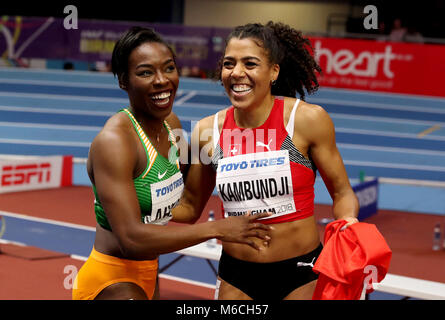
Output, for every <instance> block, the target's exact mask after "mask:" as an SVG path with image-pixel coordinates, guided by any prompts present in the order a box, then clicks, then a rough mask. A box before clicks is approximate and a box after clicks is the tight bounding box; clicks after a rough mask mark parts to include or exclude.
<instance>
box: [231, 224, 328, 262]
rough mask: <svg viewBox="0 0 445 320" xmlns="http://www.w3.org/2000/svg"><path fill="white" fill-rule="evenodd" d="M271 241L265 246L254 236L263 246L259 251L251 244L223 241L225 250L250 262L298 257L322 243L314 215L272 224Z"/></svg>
mask: <svg viewBox="0 0 445 320" xmlns="http://www.w3.org/2000/svg"><path fill="white" fill-rule="evenodd" d="M271 226H273V228H274V230H272V232H271V238H272V239H271V241H270V243H269V246H268V247H264V244H262V243H261V240H259V239H254V238H252V240H253V241H255V242H257V243H259V244H260V246H261V247H262V248H263V250H261V251H257V250H255V249H253V248H252V247H250V246H246V245H244V244H237V243H227V242H225V243H223V248H224V251H225V252H226V253H227V254H229V255H231V256H232V257H234V258H237V259H240V260H244V261H250V262H275V261H281V260H286V259H289V258H293V257H298V256H301V255H304V254H306V253H308V252H311V251H312V250H314V249H315V248H317V247H318V245H319V244H320V236H319V233H318V228H317V224H316V221H315V218H314V216H311V217H308V218H305V219H301V220H296V221H292V222H284V223H278V224H272V225H271Z"/></svg>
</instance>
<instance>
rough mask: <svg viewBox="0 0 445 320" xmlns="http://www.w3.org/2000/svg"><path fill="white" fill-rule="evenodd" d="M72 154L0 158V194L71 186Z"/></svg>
mask: <svg viewBox="0 0 445 320" xmlns="http://www.w3.org/2000/svg"><path fill="white" fill-rule="evenodd" d="M72 178H73V157H72V156H47V157H36V159H14V160H10V159H6V160H3V159H0V194H1V193H7V192H17V191H28V190H36V189H48V188H59V187H63V186H71V185H72Z"/></svg>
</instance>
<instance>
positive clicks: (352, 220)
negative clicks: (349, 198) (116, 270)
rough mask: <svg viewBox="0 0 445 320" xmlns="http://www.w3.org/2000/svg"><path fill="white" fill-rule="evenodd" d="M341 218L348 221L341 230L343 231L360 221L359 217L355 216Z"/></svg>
mask: <svg viewBox="0 0 445 320" xmlns="http://www.w3.org/2000/svg"><path fill="white" fill-rule="evenodd" d="M341 220H345V221H346V222H347V224H345V225H344V226H343V227H341V229H340V231H343V230H345V229H346V228H347V227H349V226H350V225H353V224H354V223H357V222H358V219H357V218H355V217H346V218H342V219H341Z"/></svg>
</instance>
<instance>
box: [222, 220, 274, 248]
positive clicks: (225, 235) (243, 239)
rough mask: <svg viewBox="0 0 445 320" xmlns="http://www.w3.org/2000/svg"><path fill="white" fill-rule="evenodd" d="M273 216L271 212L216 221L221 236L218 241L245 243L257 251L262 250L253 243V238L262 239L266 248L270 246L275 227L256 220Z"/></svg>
mask: <svg viewBox="0 0 445 320" xmlns="http://www.w3.org/2000/svg"><path fill="white" fill-rule="evenodd" d="M270 215H272V213H270V212H265V213H260V214H257V215H251V214H250V212H248V213H247V214H246V215H244V216H238V217H228V218H226V219H220V220H217V221H215V222H216V223H218V226H217V228H218V229H217V230H218V234H220V236H218V237H217V239H219V240H221V241H226V242H238V243H244V244H247V245H249V246H251V247H252V248H254V249H256V250H261V247H260V246H259V245H258V243H257V242H255V241H253V239H252V237H254V238H258V239H261V240H262V242H263V243H264V244H265V246H268V243H269V241H270V239H271V238H270V231H271V230H272V229H273V227H271V226H269V225H265V224H262V223H260V222H257V221H256V220H257V219H259V218H265V217H269V216H270Z"/></svg>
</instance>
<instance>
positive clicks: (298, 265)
mask: <svg viewBox="0 0 445 320" xmlns="http://www.w3.org/2000/svg"><path fill="white" fill-rule="evenodd" d="M322 249H323V245H322V244H321V243H320V245H319V246H318V247H317V248H316V249H315V250H313V251H311V252H309V253H307V254H305V255H302V256H299V257H295V258H290V259H287V260H282V261H277V262H267V263H257V262H249V261H243V260H239V259H236V258H234V257H232V256H229V255H228V254H227V253H225V252H224V250H223V252H222V254H221V258H220V260H219V267H218V276H219V277H220V278H221V279H223V280H224V281H226V282H228V283H229V284H231V285H232V286H234V287H236V288H238V289H239V290H241V291H243V292H244V293H245V294H247V295H248V296H249V297H251V298H252V299H254V300H260V299H261V300H266V299H267V300H282V299H284V298H285V297H286V296H287V295H288V294H289V293H291V292H292V291H294V290H295V289H297V288H299V287H301V286H303V285H305V284H306V283H309V282H311V281H313V280H316V279H318V274H316V273H315V272H313V271H312V268H313V266H314V264H315V261H317V258H318V256H319V255H320V253H321V250H322Z"/></svg>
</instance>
